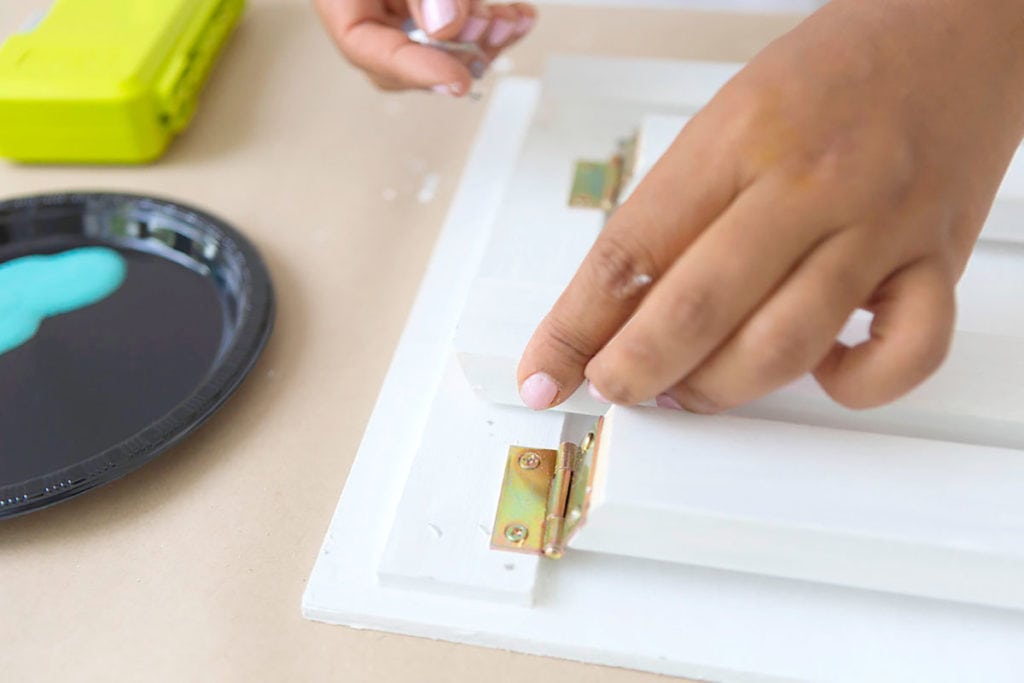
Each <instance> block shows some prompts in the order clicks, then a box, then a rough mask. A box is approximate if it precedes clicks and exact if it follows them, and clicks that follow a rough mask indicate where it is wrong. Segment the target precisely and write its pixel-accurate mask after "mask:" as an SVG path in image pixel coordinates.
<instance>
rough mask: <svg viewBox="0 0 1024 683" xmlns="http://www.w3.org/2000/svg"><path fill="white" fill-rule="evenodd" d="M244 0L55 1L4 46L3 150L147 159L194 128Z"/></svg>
mask: <svg viewBox="0 0 1024 683" xmlns="http://www.w3.org/2000/svg"><path fill="white" fill-rule="evenodd" d="M244 2H245V0H56V2H55V3H54V5H53V6H52V8H51V9H50V11H49V13H48V14H47V15H46V16H45V18H44V19H43V20H42V21H41V22H40V23H39V25H38V26H36V27H35V29H33V30H30V31H28V32H26V33H20V34H15V35H14V36H12V37H10V38H9V39H8V40H7V41H6V42H5V43H4V44H3V45H0V156H3V157H7V158H9V159H14V160H17V161H22V162H43V163H45V162H82V163H140V162H145V161H151V160H153V159H156V158H157V157H159V156H160V155H161V154H162V153H163V152H164V150H165V149H166V148H167V145H168V143H169V142H170V141H171V139H172V138H173V137H174V135H175V134H176V133H178V132H179V131H181V130H182V129H183V128H185V126H186V125H188V122H189V121H190V120H191V118H192V114H193V112H194V111H195V107H196V100H197V98H198V96H199V92H200V91H201V90H202V86H203V84H204V83H205V81H206V77H207V75H208V74H209V71H210V68H211V67H212V65H213V63H214V61H215V60H216V58H217V56H218V55H219V54H220V51H221V48H222V46H223V44H224V41H225V40H226V39H227V37H228V35H229V34H230V33H231V30H232V28H234V26H235V24H237V22H238V19H239V17H240V15H241V13H242V8H243V5H244Z"/></svg>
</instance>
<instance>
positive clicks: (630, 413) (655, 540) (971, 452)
mask: <svg viewBox="0 0 1024 683" xmlns="http://www.w3.org/2000/svg"><path fill="white" fill-rule="evenodd" d="M595 461H596V469H595V476H594V489H593V493H592V497H591V504H590V510H589V513H588V519H587V522H586V524H585V525H584V526H583V527H582V529H581V530H580V531H579V533H578V535H577V536H576V537H574V538H573V539H572V542H571V544H570V545H571V547H572V548H576V549H582V550H589V551H592V552H601V553H611V554H622V555H629V556H631V557H643V558H648V559H653V560H660V561H663V562H674V563H680V564H692V565H700V566H708V567H718V568H722V569H733V570H737V571H749V572H753V573H756V574H762V575H768V576H780V577H784V578H793V579H801V580H807V581H822V582H825V583H834V584H837V585H842V586H850V587H855V588H867V589H871V590H881V591H889V592H894V593H899V594H903V595H916V596H923V597H933V598H939V599H942V600H955V601H963V602H972V603H978V604H983V605H990V606H994V607H1002V608H1007V609H1024V496H1022V495H1021V484H1022V482H1024V452H1022V451H1019V450H1012V449H1004V448H990V447H985V446H974V445H967V444H959V443H950V442H945V441H935V440H926V439H911V438H906V437H893V436H884V435H878V434H868V433H863V432H846V431H840V430H835V429H827V428H821V427H809V426H805V425H793V424H783V423H780V422H772V421H765V420H754V419H747V418H737V417H725V416H722V417H716V418H710V419H709V418H704V417H699V416H694V415H689V414H686V413H679V412H675V411H667V410H659V409H656V408H623V407H616V408H613V409H612V410H611V411H609V413H608V414H607V415H606V416H605V419H604V427H603V428H602V431H601V438H600V441H599V448H598V452H597V454H596V458H595ZM1022 673H1024V672H1022Z"/></svg>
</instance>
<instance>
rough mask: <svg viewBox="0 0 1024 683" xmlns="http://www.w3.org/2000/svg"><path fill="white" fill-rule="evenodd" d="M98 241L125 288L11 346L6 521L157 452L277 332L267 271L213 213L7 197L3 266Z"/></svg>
mask: <svg viewBox="0 0 1024 683" xmlns="http://www.w3.org/2000/svg"><path fill="white" fill-rule="evenodd" d="M92 245H101V246H107V247H111V248H114V249H117V250H118V251H119V252H120V253H121V254H122V255H123V256H124V258H125V261H126V263H127V275H126V277H125V281H124V283H123V284H122V285H121V287H120V288H119V289H118V290H117V291H116V292H114V293H113V294H112V295H111V296H109V297H108V298H106V299H104V300H103V301H101V302H99V303H96V304H93V305H92V306H87V307H85V308H82V309H79V310H77V311H73V312H71V313H67V314H64V315H59V316H56V317H53V318H48V319H46V320H45V321H44V322H43V324H42V326H41V327H40V329H39V332H38V333H37V334H36V336H35V337H34V338H33V339H32V340H31V341H29V342H28V343H26V344H24V345H22V346H20V347H18V348H16V349H14V350H12V351H9V352H8V353H5V354H0V517H10V516H14V515H18V514H22V513H25V512H29V511H32V510H37V509H40V508H43V507H46V506H48V505H52V504H54V503H57V502H59V501H62V500H66V499H67V498H70V497H71V496H74V495H77V494H79V493H82V492H84V491H87V490H89V489H91V488H94V487H96V486H99V485H101V484H105V483H107V482H110V481H113V480H114V479H117V478H118V477H121V476H124V475H125V474H127V473H128V472H130V471H132V470H133V469H135V468H137V467H139V466H140V465H142V464H144V463H146V462H148V461H149V460H152V459H153V458H154V457H155V456H156V455H158V454H159V453H161V452H162V451H164V450H166V449H167V448H168V447H169V446H171V445H173V444H174V443H176V442H178V441H179V440H181V439H182V438H183V437H184V436H186V435H187V434H189V433H190V432H191V431H192V430H194V429H195V428H196V427H197V426H199V424H201V423H202V422H203V421H204V420H205V419H206V418H208V417H209V416H210V415H211V414H212V413H213V412H214V411H215V410H216V409H217V408H218V407H219V406H220V405H221V404H222V403H223V402H224V401H225V399H227V398H228V396H230V395H231V393H232V392H233V391H234V390H235V389H236V388H237V387H238V385H239V384H240V383H241V382H242V380H243V379H244V378H245V376H246V375H247V374H248V373H249V371H250V370H251V369H252V366H253V365H254V364H255V362H256V359H257V358H258V357H259V354H260V352H261V351H262V350H263V347H264V345H265V344H266V342H267V339H268V337H269V336H270V331H271V328H272V325H273V317H274V295H273V288H272V285H271V281H270V276H269V274H268V272H267V268H266V266H265V265H264V263H263V261H262V259H261V258H260V256H259V254H258V253H257V251H256V249H255V248H254V247H253V246H252V244H250V243H249V242H248V240H246V239H245V238H244V237H242V235H241V234H239V232H238V231H236V230H235V229H233V228H231V227H230V226H228V225H227V224H225V223H224V222H223V221H221V220H219V219H217V218H214V217H213V216H210V215H209V214H206V213H204V212H202V211H198V210H196V209H193V208H190V207H188V206H183V205H181V204H177V203H174V202H170V201H165V200H161V199H154V198H149V197H139V196H134V195H123V194H103V193H73V194H60V195H45V196H34V197H24V198H18V199H13V200H9V201H5V202H0V263H3V262H6V261H9V260H11V259H14V258H18V257H21V256H26V255H29V254H49V253H56V252H60V251H65V250H67V249H73V248H75V247H81V246H92Z"/></svg>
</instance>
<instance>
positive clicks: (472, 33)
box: [456, 17, 487, 43]
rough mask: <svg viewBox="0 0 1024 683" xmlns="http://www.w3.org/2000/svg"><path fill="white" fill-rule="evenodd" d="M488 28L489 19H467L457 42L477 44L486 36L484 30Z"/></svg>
mask: <svg viewBox="0 0 1024 683" xmlns="http://www.w3.org/2000/svg"><path fill="white" fill-rule="evenodd" d="M486 28H487V19H485V18H484V17H470V18H469V19H466V23H465V24H463V26H462V31H461V32H460V33H459V37H458V38H456V40H459V41H461V42H463V43H475V42H476V41H477V40H479V39H480V36H482V35H483V34H484V29H486Z"/></svg>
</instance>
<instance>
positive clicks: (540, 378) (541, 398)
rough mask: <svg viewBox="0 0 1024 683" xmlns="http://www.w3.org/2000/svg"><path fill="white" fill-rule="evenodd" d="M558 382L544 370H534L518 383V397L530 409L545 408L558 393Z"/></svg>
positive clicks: (551, 403)
mask: <svg viewBox="0 0 1024 683" xmlns="http://www.w3.org/2000/svg"><path fill="white" fill-rule="evenodd" d="M559 390H560V388H559V386H558V383H557V382H556V381H555V379H554V378H553V377H551V375H549V374H547V373H546V372H535V373H533V374H531V375H530V376H529V377H527V378H526V379H525V380H524V381H523V382H522V384H520V385H519V398H520V399H521V400H522V402H523V405H525V406H526V407H527V408H530V409H531V410H547V409H548V408H550V407H551V406H552V405H554V402H555V398H556V397H557V396H558V393H559Z"/></svg>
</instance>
